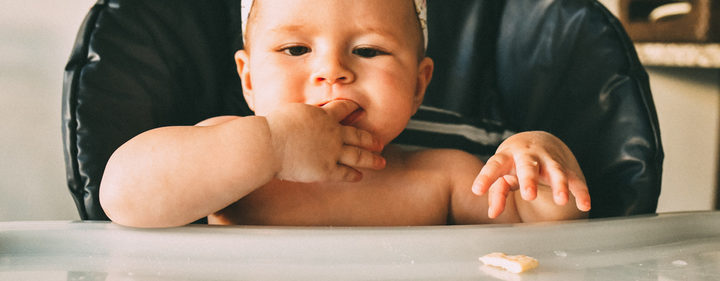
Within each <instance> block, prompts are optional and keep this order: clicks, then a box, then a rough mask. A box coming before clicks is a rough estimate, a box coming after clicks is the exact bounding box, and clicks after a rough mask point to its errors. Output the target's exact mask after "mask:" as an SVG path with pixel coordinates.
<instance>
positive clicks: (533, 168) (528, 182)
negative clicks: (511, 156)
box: [515, 154, 540, 201]
mask: <svg viewBox="0 0 720 281" xmlns="http://www.w3.org/2000/svg"><path fill="white" fill-rule="evenodd" d="M515 170H516V173H517V179H518V182H519V188H520V194H521V195H522V198H523V199H525V200H527V201H532V200H535V198H537V187H538V174H539V173H540V162H539V161H538V159H536V158H533V157H531V156H528V155H526V154H523V155H521V156H518V157H516V159H515Z"/></svg>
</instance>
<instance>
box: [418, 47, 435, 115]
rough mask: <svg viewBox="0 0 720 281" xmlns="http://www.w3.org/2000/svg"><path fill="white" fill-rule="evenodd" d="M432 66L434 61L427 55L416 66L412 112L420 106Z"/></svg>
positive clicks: (428, 82)
mask: <svg viewBox="0 0 720 281" xmlns="http://www.w3.org/2000/svg"><path fill="white" fill-rule="evenodd" d="M434 68H435V63H434V62H433V60H432V59H431V58H428V57H425V58H423V60H422V61H421V62H420V65H419V66H418V78H417V88H416V90H415V96H414V97H413V114H415V111H417V110H418V108H420V105H421V104H422V102H423V99H424V98H425V90H426V89H427V86H428V84H430V79H432V74H433V69H434Z"/></svg>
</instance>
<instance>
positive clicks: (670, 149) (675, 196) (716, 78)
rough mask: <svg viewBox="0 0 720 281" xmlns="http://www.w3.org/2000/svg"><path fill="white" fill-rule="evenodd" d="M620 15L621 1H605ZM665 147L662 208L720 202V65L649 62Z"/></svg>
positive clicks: (705, 206)
mask: <svg viewBox="0 0 720 281" xmlns="http://www.w3.org/2000/svg"><path fill="white" fill-rule="evenodd" d="M600 2H601V3H603V4H604V5H605V6H607V7H608V9H609V10H610V11H612V12H613V13H615V14H616V15H617V11H618V10H619V7H618V4H619V1H618V0H600ZM646 69H647V71H648V74H649V76H650V87H651V90H652V92H653V97H654V99H655V106H656V107H657V111H658V119H659V121H660V132H661V134H662V140H663V145H664V148H665V163H664V165H663V168H664V171H663V185H662V193H661V194H660V201H659V202H658V212H675V211H688V210H711V209H713V208H714V206H715V190H716V185H717V183H716V181H717V180H716V176H717V171H718V139H719V136H718V130H719V129H720V125H719V124H718V120H719V117H720V114H719V108H720V69H699V68H669V67H646Z"/></svg>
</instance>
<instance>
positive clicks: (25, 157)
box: [0, 0, 94, 221]
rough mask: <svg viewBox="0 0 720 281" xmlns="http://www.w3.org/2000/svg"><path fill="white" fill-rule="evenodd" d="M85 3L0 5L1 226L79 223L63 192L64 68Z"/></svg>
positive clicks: (49, 0)
mask: <svg viewBox="0 0 720 281" xmlns="http://www.w3.org/2000/svg"><path fill="white" fill-rule="evenodd" d="M93 3H94V1H92V0H64V1H62V0H27V1H11V0H0V221H8V220H57V219H63V220H69V219H78V218H79V217H78V215H77V211H76V209H75V205H74V203H73V201H72V198H71V197H70V195H69V193H68V191H67V188H66V185H65V167H64V160H63V152H62V138H61V133H60V125H61V123H60V100H61V95H62V80H63V68H64V67H65V63H66V62H67V59H68V57H69V56H70V50H71V47H72V44H73V42H74V40H75V35H76V33H77V30H78V27H79V26H80V23H81V22H82V20H83V17H84V16H85V14H86V13H87V12H88V9H89V8H90V7H91V6H92V4H93Z"/></svg>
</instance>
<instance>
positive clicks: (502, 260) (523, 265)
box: [480, 253, 540, 273]
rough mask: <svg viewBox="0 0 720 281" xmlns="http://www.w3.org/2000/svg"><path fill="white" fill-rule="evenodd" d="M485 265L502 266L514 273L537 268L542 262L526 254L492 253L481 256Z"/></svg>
mask: <svg viewBox="0 0 720 281" xmlns="http://www.w3.org/2000/svg"><path fill="white" fill-rule="evenodd" d="M480 261H481V262H483V263H484V264H485V265H490V266H497V267H502V268H504V269H505V270H507V271H510V272H512V273H521V272H525V271H527V270H530V269H533V268H536V267H537V266H538V264H540V263H539V262H538V261H537V260H536V259H534V258H531V257H528V256H526V255H517V256H508V255H506V254H504V253H492V254H487V255H485V256H482V257H480Z"/></svg>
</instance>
